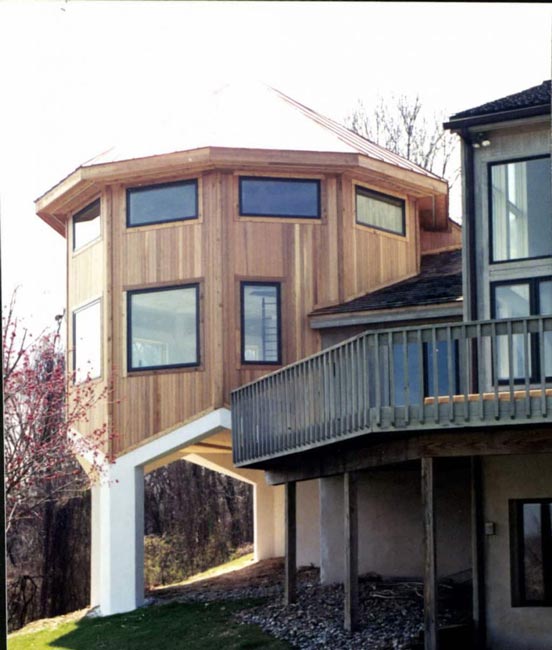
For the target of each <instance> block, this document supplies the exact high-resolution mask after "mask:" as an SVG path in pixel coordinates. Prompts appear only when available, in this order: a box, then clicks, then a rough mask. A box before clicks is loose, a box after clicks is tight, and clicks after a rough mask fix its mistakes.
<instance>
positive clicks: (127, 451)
mask: <svg viewBox="0 0 552 650" xmlns="http://www.w3.org/2000/svg"><path fill="white" fill-rule="evenodd" d="M259 116H262V120H260V119H259ZM447 204H448V187H447V184H446V182H445V181H443V180H442V179H440V178H438V177H436V176H435V175H434V174H431V173H430V172H427V171H426V170H423V169H421V168H420V167H417V166H416V165H414V164H412V163H411V162H409V161H407V160H404V159H402V158H400V157H399V156H396V155H395V154H392V153H390V152H388V151H386V150H385V149H382V148H381V147H378V146H377V145H375V144H373V143H371V142H369V141H367V140H365V139H363V138H361V137H359V136H357V135H355V134H354V133H352V132H350V131H348V130H347V129H345V128H344V127H342V126H341V125H339V124H337V123H335V122H333V121H332V120H329V119H327V118H325V117H323V116H322V115H319V114H318V113H316V112H314V111H312V110H311V109H309V108H307V107H305V106H303V105H301V104H299V103H298V102H296V101H294V100H293V99H291V98H289V97H287V96H286V95H284V94H282V93H280V92H279V91H276V90H274V89H271V88H267V87H265V86H256V87H253V88H252V87H247V88H242V87H237V88H236V87H226V88H224V89H222V90H221V91H219V92H218V93H215V95H213V96H212V97H210V98H209V100H208V102H206V103H205V104H202V105H201V107H200V110H199V111H198V116H197V118H196V119H187V120H184V119H182V120H181V121H180V122H179V123H178V124H177V125H172V126H167V125H165V126H163V125H156V126H154V125H149V126H148V128H147V129H144V133H143V134H140V136H139V137H136V138H135V139H133V140H132V141H130V142H127V143H122V144H121V145H119V146H118V147H116V148H114V149H112V150H110V151H108V152H106V153H104V154H102V155H100V156H98V157H96V158H94V159H92V160H90V161H88V162H86V163H83V164H82V165H81V166H79V167H78V168H77V169H76V170H74V171H73V172H72V173H71V174H69V175H68V176H67V177H66V178H64V179H62V180H60V182H59V183H58V184H57V185H55V186H54V187H52V188H51V189H49V190H48V191H47V192H46V193H45V194H44V195H43V196H41V197H40V198H39V199H38V200H37V201H36V210H37V214H38V215H39V216H40V217H41V218H42V219H43V220H45V221H46V222H47V223H48V224H49V225H50V226H51V227H52V228H54V229H55V230H56V231H57V232H59V233H60V235H62V236H64V237H65V238H66V240H67V313H68V314H69V316H70V317H69V320H68V365H69V367H70V368H71V369H73V370H75V372H76V381H77V382H79V381H82V380H83V379H84V377H86V376H87V375H89V376H90V377H92V380H93V384H94V386H96V387H97V389H98V391H101V390H102V389H103V388H105V387H106V386H108V385H110V386H111V387H112V396H111V398H110V399H109V400H104V401H102V402H101V403H99V404H98V405H97V408H96V409H95V410H94V412H92V413H91V414H90V420H89V421H88V422H83V423H82V426H81V427H80V428H79V431H76V432H75V435H76V436H86V435H87V433H90V432H91V431H92V430H93V429H94V428H95V427H98V426H101V425H102V424H104V423H105V424H107V426H108V427H109V430H112V431H114V432H116V434H117V435H116V437H115V438H114V439H113V440H112V441H110V443H109V448H107V449H105V450H104V451H105V453H106V454H109V455H114V456H115V457H116V463H115V464H112V465H109V466H108V468H107V470H106V476H105V478H104V480H103V481H102V482H101V483H99V484H98V485H95V486H94V487H93V489H92V569H91V570H92V574H91V575H92V594H91V604H92V605H93V606H98V608H99V611H100V612H101V613H102V614H112V613H117V612H123V611H128V610H131V609H134V608H136V607H138V606H139V605H140V604H141V603H142V602H143V595H144V585H143V507H144V505H143V477H144V474H145V473H147V472H148V471H151V470H153V469H155V468H156V467H159V466H161V465H163V464H165V463H168V462H171V461H173V460H176V459H180V458H184V459H186V460H188V461H190V462H195V463H199V464H201V465H204V466H206V467H209V468H211V469H215V470H217V471H220V472H223V473H226V474H228V475H231V476H233V477H235V478H239V479H241V480H244V481H247V482H249V483H251V484H252V485H253V487H254V536H255V556H256V558H257V559H262V558H266V557H273V556H281V555H283V554H284V550H285V536H284V496H285V488H284V486H283V485H269V484H267V482H266V480H265V475H264V471H263V468H255V467H254V468H250V467H247V466H246V465H248V464H250V461H251V462H253V461H255V458H254V457H253V456H252V457H251V458H249V456H245V457H244V456H243V454H242V452H241V451H240V452H237V457H238V458H239V459H240V465H241V466H239V467H238V466H236V465H235V464H234V463H233V462H232V445H233V442H232V437H231V429H232V414H231V410H230V400H231V391H232V390H234V389H236V388H238V387H240V386H242V385H245V384H250V383H251V382H255V381H256V380H258V379H259V378H261V377H263V376H264V375H266V374H268V373H271V372H272V371H274V370H277V369H279V368H283V367H286V366H288V365H289V364H291V363H294V362H297V361H299V360H301V359H303V358H305V357H309V356H310V355H312V354H316V353H318V352H320V350H321V349H322V347H323V345H324V344H325V343H324V336H325V335H324V333H323V330H322V329H320V328H318V327H312V326H311V323H309V314H313V316H311V317H310V318H311V321H312V323H314V321H315V320H316V319H319V320H320V319H321V321H320V322H322V321H324V319H328V318H331V315H330V314H329V313H327V312H325V311H324V310H327V309H331V308H332V307H336V308H337V309H339V306H340V305H343V304H344V303H347V302H348V301H354V300H355V299H359V298H362V297H363V296H365V295H366V294H368V293H370V292H373V291H376V290H382V291H385V287H387V286H389V285H392V284H396V283H397V282H400V281H403V280H406V279H408V278H412V279H415V278H419V276H421V277H425V276H426V275H427V274H428V273H429V274H431V269H432V268H433V267H432V266H431V264H429V266H428V265H427V264H424V263H423V261H422V260H423V259H425V257H424V258H422V253H424V254H428V255H429V254H431V253H438V252H439V251H442V252H444V253H445V254H446V253H447V252H450V251H451V250H454V249H458V248H459V246H460V229H459V227H458V226H456V225H455V224H453V223H452V222H450V221H449V219H448V217H447ZM368 261H369V262H368ZM452 263H454V260H453V262H452ZM456 265H457V266H458V259H457V260H456ZM426 267H427V268H426ZM433 271H435V269H433ZM458 294H459V292H458V291H456V292H455V291H452V294H451V296H452V298H451V299H450V300H448V298H447V299H445V300H443V301H441V303H440V304H435V305H433V306H431V305H430V306H429V307H427V310H426V311H427V314H426V316H427V319H428V322H434V321H436V322H437V321H439V320H440V319H442V317H443V316H444V315H446V316H447V317H455V318H457V319H460V318H461V309H460V307H459V303H458V302H457V301H456V298H457V297H458ZM449 303H451V304H449ZM317 312H319V313H318V315H316V314H317ZM408 319H409V317H408V318H407V320H408ZM328 331H329V330H328ZM281 397H282V398H283V395H282V396H281ZM272 408H273V407H271V409H272ZM240 431H241V429H240ZM240 435H241V434H240ZM249 435H250V434H249V433H247V434H246V437H248V436H249ZM252 443H253V439H252ZM239 444H240V445H241V444H242V443H241V442H240V443H239ZM246 446H247V447H248V448H249V443H247V445H246ZM234 451H235V450H234ZM251 451H253V448H252V447H251ZM80 460H81V461H82V463H83V465H84V466H86V465H87V462H89V460H90V459H87V458H86V457H82V458H81V459H80ZM253 464H254V463H253ZM330 482H331V480H330ZM321 485H322V482H321V481H320V480H319V478H318V476H313V477H312V479H311V480H304V481H301V483H300V484H298V488H297V491H296V493H297V500H296V501H297V503H296V508H297V513H298V526H297V535H298V539H299V542H300V544H299V547H298V561H299V562H301V563H304V564H309V563H312V564H315V565H319V564H320V554H321V537H320V521H321V509H322V510H324V508H325V507H326V506H325V505H324V504H325V503H326V501H327V499H326V501H324V499H325V497H324V493H323V492H322V493H321ZM328 485H330V483H328ZM324 489H326V488H324ZM328 489H329V488H328ZM331 503H332V502H331V501H330V505H331ZM322 542H323V543H322V547H323V553H324V552H326V551H327V544H326V541H324V540H322ZM326 565H327V562H326V563H325V564H324V566H326ZM332 578H333V574H332V573H331V571H329V568H328V567H327V566H326V574H325V579H326V580H329V579H332Z"/></svg>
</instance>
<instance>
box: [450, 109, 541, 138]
mask: <svg viewBox="0 0 552 650" xmlns="http://www.w3.org/2000/svg"><path fill="white" fill-rule="evenodd" d="M549 114H550V104H539V105H538V106H529V107H527V108H518V109H516V110H513V111H499V112H497V113H488V114H486V115H473V116H470V117H463V118H458V119H454V117H452V118H451V119H450V120H449V121H448V122H445V123H444V124H443V128H444V129H448V130H449V131H454V132H457V131H458V130H459V129H466V128H469V127H472V126H484V125H485V124H496V123H497V122H510V121H512V120H521V119H523V118H526V117H536V116H540V115H549Z"/></svg>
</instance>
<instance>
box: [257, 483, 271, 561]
mask: <svg viewBox="0 0 552 650" xmlns="http://www.w3.org/2000/svg"><path fill="white" fill-rule="evenodd" d="M274 490H275V488H273V487H271V486H270V485H267V484H266V483H265V481H264V480H262V479H261V480H260V481H259V482H258V483H255V484H254V486H253V540H254V549H255V562H258V561H259V560H266V559H267V558H271V557H274V553H275V544H274V534H275V526H274V523H275V522H274V519H275V517H274Z"/></svg>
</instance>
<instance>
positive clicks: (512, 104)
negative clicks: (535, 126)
mask: <svg viewBox="0 0 552 650" xmlns="http://www.w3.org/2000/svg"><path fill="white" fill-rule="evenodd" d="M550 83H551V82H550V80H547V81H543V82H542V83H541V84H540V85H538V86H533V87H531V88H527V89H526V90H522V91H521V92H518V93H514V94H513V95H507V96H506V97H501V98H500V99H495V100H493V101H491V102H487V103H485V104H481V106H476V107H475V108H469V109H467V110H465V111H461V112H460V113H456V114H455V115H453V116H452V117H451V118H450V119H451V120H456V119H461V118H466V117H475V116H477V115H490V114H492V113H501V112H503V111H514V110H519V109H522V108H532V107H534V106H540V105H542V104H548V106H550Z"/></svg>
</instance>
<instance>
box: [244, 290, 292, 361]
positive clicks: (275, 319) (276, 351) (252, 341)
mask: <svg viewBox="0 0 552 650" xmlns="http://www.w3.org/2000/svg"><path fill="white" fill-rule="evenodd" d="M280 318H281V317H280V285H279V284H278V283H268V282H242V284H241V333H242V336H241V361H242V363H260V364H280V363H281V357H282V353H281V324H280Z"/></svg>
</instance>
